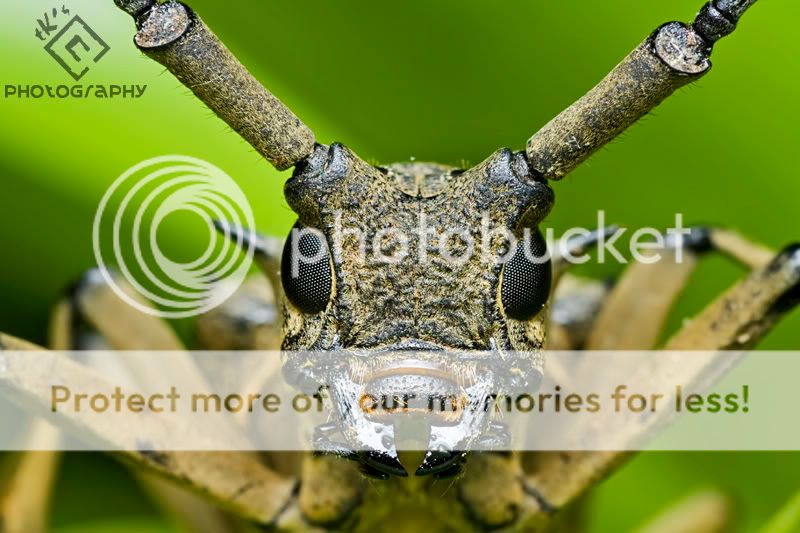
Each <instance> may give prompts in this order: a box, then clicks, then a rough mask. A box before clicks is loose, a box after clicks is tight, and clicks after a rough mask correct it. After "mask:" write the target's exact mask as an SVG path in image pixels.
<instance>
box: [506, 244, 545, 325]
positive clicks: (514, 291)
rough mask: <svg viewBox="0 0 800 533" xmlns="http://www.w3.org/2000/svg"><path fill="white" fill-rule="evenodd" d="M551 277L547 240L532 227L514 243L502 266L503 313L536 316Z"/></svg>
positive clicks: (523, 316)
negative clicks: (509, 255)
mask: <svg viewBox="0 0 800 533" xmlns="http://www.w3.org/2000/svg"><path fill="white" fill-rule="evenodd" d="M526 252H527V253H526ZM552 281H553V271H552V266H551V263H550V257H549V255H548V254H547V243H546V242H545V240H544V237H542V234H541V232H540V231H539V230H538V229H534V230H532V231H531V232H530V234H529V235H527V234H526V235H525V237H524V239H522V240H520V241H519V242H518V243H517V247H516V250H514V252H513V255H512V256H511V259H509V260H508V262H506V264H505V266H504V267H503V277H502V285H501V287H500V300H501V302H502V304H503V309H504V310H505V312H506V315H507V316H509V317H510V318H514V319H517V320H528V319H529V318H532V317H534V316H536V315H537V314H538V313H539V312H540V311H541V310H542V308H543V307H544V305H545V304H546V303H547V300H548V298H549V297H550V285H551V284H552Z"/></svg>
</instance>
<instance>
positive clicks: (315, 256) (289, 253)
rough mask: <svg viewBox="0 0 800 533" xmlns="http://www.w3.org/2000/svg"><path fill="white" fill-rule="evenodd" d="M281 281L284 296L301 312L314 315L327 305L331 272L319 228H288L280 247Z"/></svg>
mask: <svg viewBox="0 0 800 533" xmlns="http://www.w3.org/2000/svg"><path fill="white" fill-rule="evenodd" d="M281 282H282V284H283V290H284V292H285V293H286V297H287V298H288V299H289V301H290V302H292V305H294V306H295V307H297V308H298V309H299V310H300V311H302V312H303V313H307V314H316V313H319V312H320V311H323V310H324V309H325V308H326V307H327V306H328V302H329V301H330V299H331V292H332V290H333V272H332V270H331V258H330V253H329V251H328V245H327V243H326V242H325V237H324V236H323V235H322V233H321V232H320V231H318V230H315V229H311V228H304V227H300V226H295V227H294V228H293V229H292V232H291V233H290V234H289V238H288V239H286V243H285V244H284V246H283V257H282V258H281Z"/></svg>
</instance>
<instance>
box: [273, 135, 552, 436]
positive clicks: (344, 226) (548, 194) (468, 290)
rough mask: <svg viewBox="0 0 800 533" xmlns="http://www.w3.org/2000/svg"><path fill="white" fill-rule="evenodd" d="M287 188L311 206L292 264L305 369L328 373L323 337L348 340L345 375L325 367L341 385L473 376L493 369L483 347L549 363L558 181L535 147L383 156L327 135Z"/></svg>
mask: <svg viewBox="0 0 800 533" xmlns="http://www.w3.org/2000/svg"><path fill="white" fill-rule="evenodd" d="M285 192H286V197H287V200H288V202H289V205H290V206H291V208H292V209H293V210H294V211H295V212H296V213H297V214H298V216H299V220H298V223H297V225H296V226H295V229H294V230H293V232H292V234H291V235H290V236H289V238H288V239H287V244H286V248H285V249H284V256H283V263H282V268H281V276H282V279H283V285H284V290H285V293H286V296H287V298H286V300H287V302H286V314H285V316H286V322H285V324H284V333H285V337H284V342H283V349H284V350H286V351H287V352H288V355H287V364H286V369H288V370H287V373H288V375H290V376H294V377H295V378H296V379H295V381H302V380H303V379H302V378H303V376H304V375H306V377H308V376H310V375H315V376H314V377H316V378H319V372H315V365H316V367H317V368H318V366H319V361H318V360H317V361H315V360H314V357H315V356H313V355H312V356H310V355H308V352H319V351H325V352H332V351H335V352H336V353H338V354H346V356H345V359H347V361H346V363H345V366H347V367H348V368H349V370H348V371H347V372H346V375H341V376H339V377H338V378H330V376H328V378H327V380H328V381H330V380H331V379H332V380H333V381H337V379H338V380H339V382H338V383H334V387H333V388H334V389H337V390H338V392H339V393H341V394H344V393H343V392H342V391H343V390H345V389H347V390H349V391H350V393H352V394H355V395H358V394H360V393H361V392H363V391H364V390H373V391H375V393H376V394H396V393H397V392H398V391H399V390H400V389H402V390H403V391H404V393H405V394H408V393H412V394H416V393H417V392H420V393H422V392H425V391H427V392H430V391H442V390H445V389H447V388H448V387H454V388H458V389H459V390H464V389H465V388H468V387H469V386H473V385H475V383H474V381H475V380H472V381H473V382H472V383H469V384H467V383H465V377H464V376H465V375H466V374H469V375H473V376H474V375H476V374H478V375H482V376H487V375H488V374H486V372H482V371H481V370H480V369H479V368H477V367H469V371H465V368H468V365H467V364H466V354H469V353H474V352H482V353H484V354H486V353H489V354H491V353H495V354H498V353H500V352H510V351H514V352H527V353H528V356H527V358H528V360H527V361H526V363H527V365H528V366H529V367H530V368H531V369H533V370H534V372H535V373H538V372H540V370H541V353H540V352H541V349H542V347H543V344H544V337H545V331H544V319H545V312H544V308H545V304H546V301H547V298H548V296H549V293H550V275H551V274H550V263H549V260H548V259H547V258H546V253H545V252H546V245H545V244H544V240H543V238H542V236H541V234H540V233H539V231H538V224H539V223H540V222H541V221H542V219H543V218H544V217H545V216H546V215H547V213H548V212H549V210H550V208H551V206H552V204H553V193H552V191H551V189H550V188H549V187H548V186H547V185H546V184H545V183H543V182H542V181H538V180H537V179H535V176H534V174H533V173H532V172H531V170H530V169H529V167H528V164H527V162H526V160H525V157H524V155H522V154H513V153H512V152H510V151H509V150H500V151H498V152H496V153H495V154H493V155H492V156H491V157H490V158H489V159H487V160H486V161H484V162H483V163H481V164H479V165H478V166H476V167H474V168H472V169H470V170H467V171H460V170H456V169H453V168H449V167H444V166H440V165H433V164H417V163H409V164H398V165H392V166H390V167H388V168H376V167H373V166H370V165H368V164H367V163H365V162H363V161H361V160H360V159H358V158H357V157H356V156H355V155H354V154H353V153H352V152H350V151H349V150H348V149H346V148H345V147H343V146H341V145H336V144H334V145H332V146H331V147H330V148H328V147H323V146H318V147H317V148H316V150H315V152H314V154H313V156H312V157H310V158H309V159H308V160H307V162H306V163H305V164H303V165H300V166H298V167H297V168H296V170H295V173H294V175H293V177H292V178H291V179H290V180H289V181H288V182H287V184H286V188H285ZM543 256H544V257H543ZM293 352H294V353H293ZM303 352H305V354H302V353H303ZM498 359H499V357H498ZM536 377H537V378H538V377H539V376H536ZM479 381H480V380H479ZM484 381H485V380H484ZM491 387H492V383H486V382H484V383H482V385H481V390H483V389H488V392H491ZM376 389H377V390H376ZM337 390H334V392H333V394H334V396H336V394H337ZM343 401H344V400H343ZM351 401H352V399H351ZM473 422H474V423H478V422H480V423H481V424H482V423H484V422H485V420H483V419H481V420H480V421H473ZM475 429H476V428H475V427H472V429H470V430H469V431H474V430H475ZM464 431H468V428H465V429H464ZM372 433H375V432H372ZM451 440H452V439H451Z"/></svg>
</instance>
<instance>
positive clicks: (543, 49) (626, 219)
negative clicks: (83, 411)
mask: <svg viewBox="0 0 800 533" xmlns="http://www.w3.org/2000/svg"><path fill="white" fill-rule="evenodd" d="M62 3H63V4H65V5H66V6H67V7H69V8H70V9H72V10H73V11H74V12H76V13H79V14H80V15H81V16H82V17H83V18H84V20H86V22H87V23H88V24H89V25H91V26H92V28H94V30H95V31H97V33H98V34H100V35H101V37H102V38H103V39H105V40H106V41H107V42H108V43H109V44H110V46H111V51H110V52H109V53H108V54H107V56H106V57H105V58H104V59H103V60H102V61H101V62H100V63H99V64H97V65H95V66H94V68H93V69H92V70H91V72H90V73H89V74H88V75H87V76H86V77H85V78H84V80H82V83H85V84H90V83H117V84H123V83H124V84H130V83H136V84H147V85H148V89H147V92H146V93H145V95H144V97H142V98H141V99H137V100H132V99H126V100H122V99H114V100H99V99H94V98H88V99H83V100H72V99H67V100H48V99H40V100H35V99H16V98H8V99H5V98H4V99H0V126H2V127H0V330H3V331H6V332H8V333H11V334H15V335H18V336H22V337H26V338H29V339H32V340H35V341H39V342H43V341H44V337H45V333H46V324H47V320H48V312H49V309H50V306H51V305H52V304H53V302H54V301H55V300H56V299H57V298H58V297H59V295H60V294H61V292H62V291H63V289H64V287H65V286H67V285H68V284H69V283H70V282H71V281H72V280H74V279H75V278H76V277H77V276H78V275H79V274H80V273H81V272H82V271H83V270H85V269H86V268H89V267H91V266H92V265H93V254H92V248H91V224H92V218H93V215H94V211H95V209H96V208H97V205H98V202H99V200H100V198H101V197H102V195H103V193H104V192H105V190H106V188H107V187H108V186H109V185H110V184H111V182H112V181H113V180H114V179H115V178H116V177H117V176H119V175H120V174H121V173H122V172H123V171H124V170H125V169H127V168H129V167H130V166H132V165H134V164H136V163H138V162H140V161H142V160H144V159H147V158H150V157H154V156H158V155H164V154H184V155H189V156H194V157H199V158H202V159H205V160H208V161H210V162H212V163H213V164H215V165H217V166H218V167H220V168H221V169H223V170H225V171H226V172H227V173H228V174H230V175H231V176H233V177H234V178H235V179H236V180H237V182H238V183H239V185H240V186H241V187H242V189H243V190H244V191H245V193H246V194H247V195H248V198H249V199H250V201H251V204H252V205H253V207H254V209H255V215H256V220H257V226H258V228H259V229H260V230H261V231H262V232H265V233H271V234H275V235H283V234H286V233H287V232H288V230H289V228H290V226H291V224H292V222H293V220H292V214H291V212H290V211H289V210H288V208H287V207H286V204H285V202H284V201H283V197H282V193H281V188H282V182H283V181H284V180H285V179H286V177H287V174H283V175H281V174H280V173H278V172H277V171H274V170H273V169H271V168H270V167H269V165H268V164H266V163H265V162H264V161H262V160H261V159H260V157H259V156H258V155H257V154H256V153H255V152H254V151H253V150H252V149H251V148H250V147H249V146H247V145H246V144H245V143H244V141H242V140H241V139H239V137H238V136H237V135H236V134H234V133H233V132H232V131H230V129H229V128H227V127H226V126H225V125H224V124H223V123H222V122H221V121H219V120H218V119H216V118H215V117H213V116H212V115H211V113H210V112H209V111H208V110H207V109H206V108H205V107H204V106H203V105H202V104H201V103H199V102H198V101H196V100H195V99H194V98H193V97H192V96H191V95H190V94H189V92H188V90H186V89H185V88H183V87H181V86H180V85H179V83H178V82H177V81H176V80H175V79H174V78H173V77H172V76H171V75H169V74H168V73H164V72H163V69H162V67H160V66H159V65H158V64H156V63H153V62H151V61H150V60H148V59H146V58H144V57H143V56H141V54H140V53H139V52H138V51H137V50H136V48H135V47H134V46H133V44H132V35H133V32H134V30H133V25H132V22H131V20H130V19H129V18H128V17H127V16H126V15H125V14H124V13H122V12H121V11H118V10H117V9H116V8H115V7H114V6H113V2H112V1H111V0H91V1H89V0H82V1H77V0H72V1H67V2H61V0H59V2H56V4H57V5H58V7H60V6H61V5H62ZM56 4H51V2H49V1H42V0H25V1H22V0H6V1H4V2H2V3H0V20H1V21H2V22H1V24H2V31H0V50H2V51H3V53H2V54H0V73H1V74H2V76H1V78H2V83H3V84H47V83H49V84H53V85H56V84H62V83H67V84H70V83H71V82H72V80H71V79H70V78H69V77H68V76H67V75H66V73H65V72H64V71H62V70H61V68H60V67H59V66H58V65H57V64H56V63H55V62H54V60H53V59H52V58H51V57H49V56H48V55H47V53H46V52H45V51H44V50H43V49H42V43H41V42H40V41H38V40H37V39H36V38H35V36H34V34H33V32H34V29H35V26H36V19H37V17H39V16H41V14H42V12H43V11H45V10H46V9H49V8H51V7H53V6H54V5H56ZM192 5H193V6H194V7H195V8H196V9H197V11H198V12H199V13H200V14H201V16H203V18H204V19H205V20H206V22H207V23H208V24H209V25H210V26H211V27H212V28H213V29H214V30H215V31H216V32H217V33H218V34H219V35H220V37H221V38H222V39H223V40H224V41H225V42H226V43H227V44H228V46H229V47H230V48H231V49H232V50H233V51H234V53H235V54H237V55H238V56H239V58H240V59H241V60H242V62H243V63H244V64H245V65H247V67H248V68H249V69H250V70H251V71H252V72H253V73H254V74H255V75H256V77H257V78H259V79H260V80H261V81H263V82H264V83H265V84H266V85H267V86H268V87H269V88H270V89H271V90H272V91H273V92H274V93H275V94H276V95H278V96H279V97H280V98H281V99H282V100H283V101H284V102H286V103H287V104H288V105H290V106H291V107H292V108H293V109H294V110H295V112H297V113H298V115H299V116H300V117H301V118H302V119H303V120H304V121H305V122H306V123H307V124H309V125H310V126H311V127H312V128H313V129H314V130H315V132H316V134H317V138H318V139H319V140H320V141H321V142H325V143H328V142H331V141H334V140H338V141H341V142H344V143H345V144H347V145H349V146H350V147H352V148H353V149H354V150H355V151H356V152H358V153H359V154H360V155H362V156H363V157H365V158H367V159H369V160H374V161H380V162H392V161H398V160H408V159H409V158H412V157H414V158H416V159H417V160H436V161H439V162H443V163H450V164H456V165H460V164H462V162H463V161H467V162H470V163H477V162H479V161H480V160H482V159H483V158H485V157H486V156H487V155H488V154H489V153H491V152H492V151H494V150H495V149H496V148H498V147H500V146H509V147H511V148H513V149H520V148H522V147H523V146H524V143H525V141H526V140H527V139H528V137H529V136H530V135H531V134H532V133H534V131H535V130H536V129H537V128H538V127H540V126H541V125H543V124H544V123H545V122H547V120H549V119H550V118H551V117H552V116H553V115H555V114H556V113H558V112H559V111H560V110H561V109H563V108H564V107H565V106H567V105H568V104H569V103H571V102H572V101H573V100H575V99H576V98H577V97H579V96H580V95H581V94H582V93H583V92H584V91H586V90H587V89H589V88H590V87H591V86H592V85H593V84H594V83H595V82H597V81H598V80H599V79H600V78H601V77H602V76H603V74H604V73H605V72H607V71H608V70H609V69H610V68H611V67H613V66H614V65H615V64H616V62H617V61H619V60H620V59H621V58H622V57H623V56H624V55H625V54H626V53H627V52H628V51H629V50H630V49H632V48H633V47H634V46H635V45H636V44H638V42H640V41H641V40H642V39H643V38H644V37H645V36H646V35H647V34H648V33H649V32H650V31H651V30H653V29H654V28H655V27H657V26H658V25H659V24H661V23H663V22H665V21H668V20H673V19H676V18H677V19H689V18H691V17H692V16H693V15H694V13H695V12H696V10H697V9H698V8H699V7H700V0H672V1H670V2H656V1H652V0H650V1H641V0H605V1H602V2H590V1H588V0H582V1H574V2H532V1H527V2H523V1H521V0H498V1H495V2H481V1H477V0H470V1H467V0H461V1H458V2H456V1H452V0H438V1H435V2H432V1H430V0H407V1H405V2H374V1H366V0H358V1H352V0H351V1H346V2H324V1H322V0H315V1H311V0H269V1H266V0H264V1H256V0H239V1H226V2H220V1H214V0H194V2H193V3H192ZM798 17H800V4H798V3H797V2H796V1H795V0H770V1H768V2H761V3H759V4H758V5H757V6H756V7H754V8H753V9H752V10H751V12H749V13H748V14H747V16H746V17H745V19H744V20H743V22H742V24H741V28H740V29H739V31H737V32H736V33H735V34H734V36H732V37H730V38H728V39H726V40H724V41H723V42H721V43H720V44H719V45H718V47H717V50H715V53H714V63H715V68H714V69H713V72H712V73H711V74H710V75H709V76H707V77H706V78H703V79H702V80H701V81H700V82H699V83H697V84H694V85H692V86H690V87H688V88H686V89H683V90H681V91H679V92H678V93H677V94H676V95H675V96H674V97H673V98H671V99H670V100H669V101H668V102H666V103H665V104H664V105H662V106H661V107H659V108H658V109H657V110H656V111H655V112H654V113H652V114H651V115H650V116H648V117H647V118H645V119H644V120H643V121H641V122H640V123H639V124H637V125H636V126H635V127H633V128H632V129H631V130H630V131H629V132H628V133H626V134H625V135H623V137H622V138H621V139H620V140H619V141H617V142H615V143H613V144H612V145H611V146H609V147H607V148H605V149H604V150H602V152H601V153H599V154H597V155H596V156H595V157H593V158H592V159H591V161H589V162H588V164H585V165H584V166H583V167H581V168H580V169H579V170H577V171H576V172H574V173H573V174H572V175H571V176H569V177H568V178H567V179H565V180H564V181H563V182H561V183H558V184H556V185H555V186H554V189H555V191H556V196H557V205H556V208H555V210H554V211H553V214H552V215H551V216H550V218H549V221H548V223H549V224H550V225H551V226H552V227H554V228H555V229H556V230H557V232H558V231H563V230H564V229H566V228H568V227H571V226H574V225H583V226H588V227H592V226H593V225H594V221H595V219H596V212H597V210H598V209H604V210H605V211H606V212H607V217H608V219H609V220H611V221H614V222H618V223H621V224H623V225H626V226H630V227H639V226H655V227H665V226H668V225H670V224H671V223H672V220H673V218H674V214H675V213H677V212H680V213H683V214H684V218H685V220H686V221H687V222H690V223H691V222H709V223H715V224H722V225H726V226H730V227H734V228H738V229H740V230H741V231H743V232H744V233H746V234H748V235H750V236H752V237H753V238H755V239H758V240H760V241H762V242H764V243H766V244H768V245H770V246H772V247H774V248H779V247H781V246H783V245H785V244H787V243H789V242H791V241H793V240H796V239H800V227H798V213H797V204H798V200H800V180H799V179H798V177H800V172H798V167H797V158H798V147H797V139H798V136H797V132H796V127H797V124H798V122H800V120H799V119H800V103H798V100H797V94H798V93H797V83H798V80H800V69H798V66H800V59H798V58H800V55H799V54H798V51H800V44H798V42H797V40H796V22H797V20H798ZM205 233H206V232H205V229H204V228H200V227H196V226H193V225H191V224H184V225H181V224H175V225H173V227H171V228H170V231H166V232H165V233H164V234H163V235H162V234H161V233H159V240H160V242H162V243H163V246H164V247H165V248H169V249H172V250H173V251H174V253H176V254H178V255H181V254H188V255H190V254H191V253H192V251H193V250H195V249H196V246H197V244H196V240H197V239H201V238H203V235H205ZM162 238H163V241H162V240H161V239H162ZM741 275H743V271H742V270H741V269H739V268H738V267H736V266H734V265H732V264H731V263H729V262H728V261H725V260H723V259H718V258H712V259H709V260H708V261H707V262H705V263H704V264H703V265H702V267H701V268H700V269H699V271H698V273H697V275H696V277H695V279H694V280H693V281H692V283H691V285H690V287H689V289H688V290H687V291H686V294H685V295H684V297H683V298H682V299H681V302H680V304H679V307H678V309H677V310H676V313H675V315H674V317H673V318H672V324H671V327H672V328H673V329H674V328H675V327H677V325H678V324H680V321H681V320H683V319H684V318H685V317H687V316H690V315H691V314H692V313H693V312H696V311H697V310H698V309H700V308H701V307H702V306H703V304H704V303H705V302H708V301H710V299H711V298H713V297H714V295H715V294H717V293H719V292H720V291H721V290H723V289H724V288H725V287H726V286H728V285H729V284H730V283H732V282H733V281H734V280H735V279H736V278H737V277H739V276H741ZM798 327H800V313H795V314H794V316H792V317H790V318H789V319H788V320H786V321H785V322H784V323H782V324H781V325H780V326H779V327H778V328H777V329H776V331H775V332H774V333H773V334H771V335H770V337H769V338H768V339H767V341H766V342H765V343H764V344H763V347H768V348H773V349H796V348H798V346H799V345H800V333H798ZM110 484H113V486H114V490H109V485H110ZM705 486H721V487H723V488H726V489H728V490H730V491H731V492H732V493H733V494H734V495H735V496H736V497H737V498H738V499H739V501H740V504H741V505H740V506H739V508H740V510H741V526H742V529H743V530H752V529H753V528H754V527H755V526H756V525H757V524H759V523H763V522H764V521H765V520H766V518H767V517H768V516H770V515H771V514H772V513H774V512H775V510H776V509H777V508H778V507H779V506H780V505H781V504H782V503H783V502H784V501H786V500H787V499H788V498H789V496H790V494H791V493H793V492H794V491H796V490H797V489H798V488H800V456H798V455H797V454H788V453H787V454H759V453H748V454H740V453H736V454H734V453H702V454H700V453H692V454H655V453H650V454H644V455H642V456H640V457H638V458H637V459H635V460H634V461H633V462H632V463H630V464H629V465H628V466H627V467H625V468H624V469H623V470H622V471H621V472H620V473H619V474H618V475H616V476H614V478H613V479H612V480H610V481H609V482H607V483H605V484H604V485H602V487H601V488H600V489H599V490H598V491H597V493H596V498H595V499H594V514H593V517H594V524H595V525H594V530H595V531H618V530H620V529H625V528H629V527H631V526H633V525H635V524H637V523H640V522H641V521H642V520H643V519H644V518H646V517H647V516H649V515H651V514H652V513H654V512H655V511H656V510H658V509H660V508H662V507H663V506H665V505H666V504H668V503H669V502H670V501H671V500H673V499H675V498H677V497H678V496H680V495H682V494H685V493H686V492H687V491H690V490H693V489H695V488H699V487H705ZM87 502H91V505H89V504H87ZM151 515H154V511H153V510H152V508H151V506H150V505H149V504H148V503H147V502H146V499H145V498H144V497H143V496H141V495H140V494H139V493H138V489H137V488H136V487H135V485H134V484H133V483H132V482H130V481H128V480H127V479H126V477H125V476H124V474H123V473H122V470H120V469H119V468H118V467H117V466H116V465H115V464H113V463H111V462H110V461H108V460H106V459H103V458H98V457H86V456H83V457H81V456H70V457H69V458H68V459H67V463H66V467H65V475H64V476H63V477H62V479H61V481H60V484H59V487H58V498H57V501H56V509H55V524H56V525H58V526H64V525H72V526H75V525H76V524H79V523H82V522H83V521H87V520H95V519H102V518H111V517H113V518H114V519H116V520H119V517H132V518H141V517H142V516H144V517H145V518H147V517H149V516H151ZM137 523H138V524H140V526H138V527H141V522H137ZM117 525H119V524H117Z"/></svg>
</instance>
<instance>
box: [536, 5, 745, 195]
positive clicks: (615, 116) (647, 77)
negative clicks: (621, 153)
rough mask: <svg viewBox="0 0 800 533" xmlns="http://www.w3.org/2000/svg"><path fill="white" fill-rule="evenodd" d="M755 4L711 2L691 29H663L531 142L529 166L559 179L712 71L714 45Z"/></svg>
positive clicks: (671, 25)
mask: <svg viewBox="0 0 800 533" xmlns="http://www.w3.org/2000/svg"><path fill="white" fill-rule="evenodd" d="M755 1H756V0H712V1H711V2H709V3H707V4H706V5H705V6H704V7H703V8H702V10H701V11H700V13H699V14H698V15H697V17H696V18H695V20H694V22H692V23H691V24H688V25H687V24H682V23H679V22H670V23H668V24H665V25H663V26H661V27H660V28H659V29H657V30H656V31H655V33H653V34H652V35H651V36H650V37H648V38H647V39H646V40H645V41H644V42H643V43H642V44H641V45H639V47H638V48H636V49H635V50H634V51H633V52H631V53H630V55H628V56H627V57H626V58H625V59H624V60H623V61H622V63H620V64H619V65H617V66H616V67H615V68H614V70H612V71H611V73H609V74H608V76H606V78H605V79H604V80H603V81H601V82H600V83H599V84H598V85H597V86H596V87H595V88H594V89H592V90H591V91H589V92H588V93H587V94H586V95H585V96H583V97H582V98H581V99H580V100H578V101H577V102H575V103H574V104H572V106H570V107H569V108H568V109H566V110H565V111H563V112H562V113H561V114H560V115H558V116H557V117H556V118H554V119H553V120H552V121H550V122H549V123H548V124H547V125H546V126H544V127H543V128H542V129H541V130H539V132H538V133H536V134H535V135H534V136H533V137H531V139H530V140H529V141H528V146H527V150H526V152H527V155H528V160H529V161H530V163H531V166H532V167H533V168H534V169H535V170H536V171H537V172H539V173H540V174H541V175H543V176H544V177H546V178H547V179H556V180H557V179H561V178H563V177H564V176H565V175H566V174H568V173H569V172H570V171H572V170H573V169H574V168H575V167H577V166H578V165H579V164H580V163H582V162H583V161H585V160H586V159H587V158H588V157H589V156H591V155H592V154H593V153H594V152H595V151H597V150H598V149H600V148H601V147H602V146H604V145H605V144H606V143H608V142H610V141H611V140H613V139H614V138H615V137H616V136H617V135H619V134H620V133H622V132H623V131H624V130H625V129H627V128H628V127H629V126H631V125H632V124H633V123H634V122H636V121H637V120H639V119H640V118H641V117H643V116H644V115H645V114H647V113H648V112H649V111H650V110H652V109H653V108H655V107H656V106H657V105H658V104H660V103H661V102H662V101H663V100H664V99H666V98H667V97H668V96H670V95H671V94H672V93H673V92H675V91H676V90H677V89H679V88H680V87H683V86H684V85H686V84H688V83H691V82H693V81H695V80H697V79H699V78H700V77H702V76H703V75H704V74H705V73H706V72H708V70H709V69H710V68H711V62H710V60H709V59H710V56H711V50H712V48H713V45H714V43H715V42H716V41H717V40H719V39H721V38H722V37H724V36H726V35H728V34H730V33H731V32H733V30H734V29H735V28H736V24H737V22H738V21H739V18H740V17H741V16H742V15H743V14H744V12H745V10H746V9H747V8H749V7H750V6H751V5H752V4H754V3H755Z"/></svg>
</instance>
